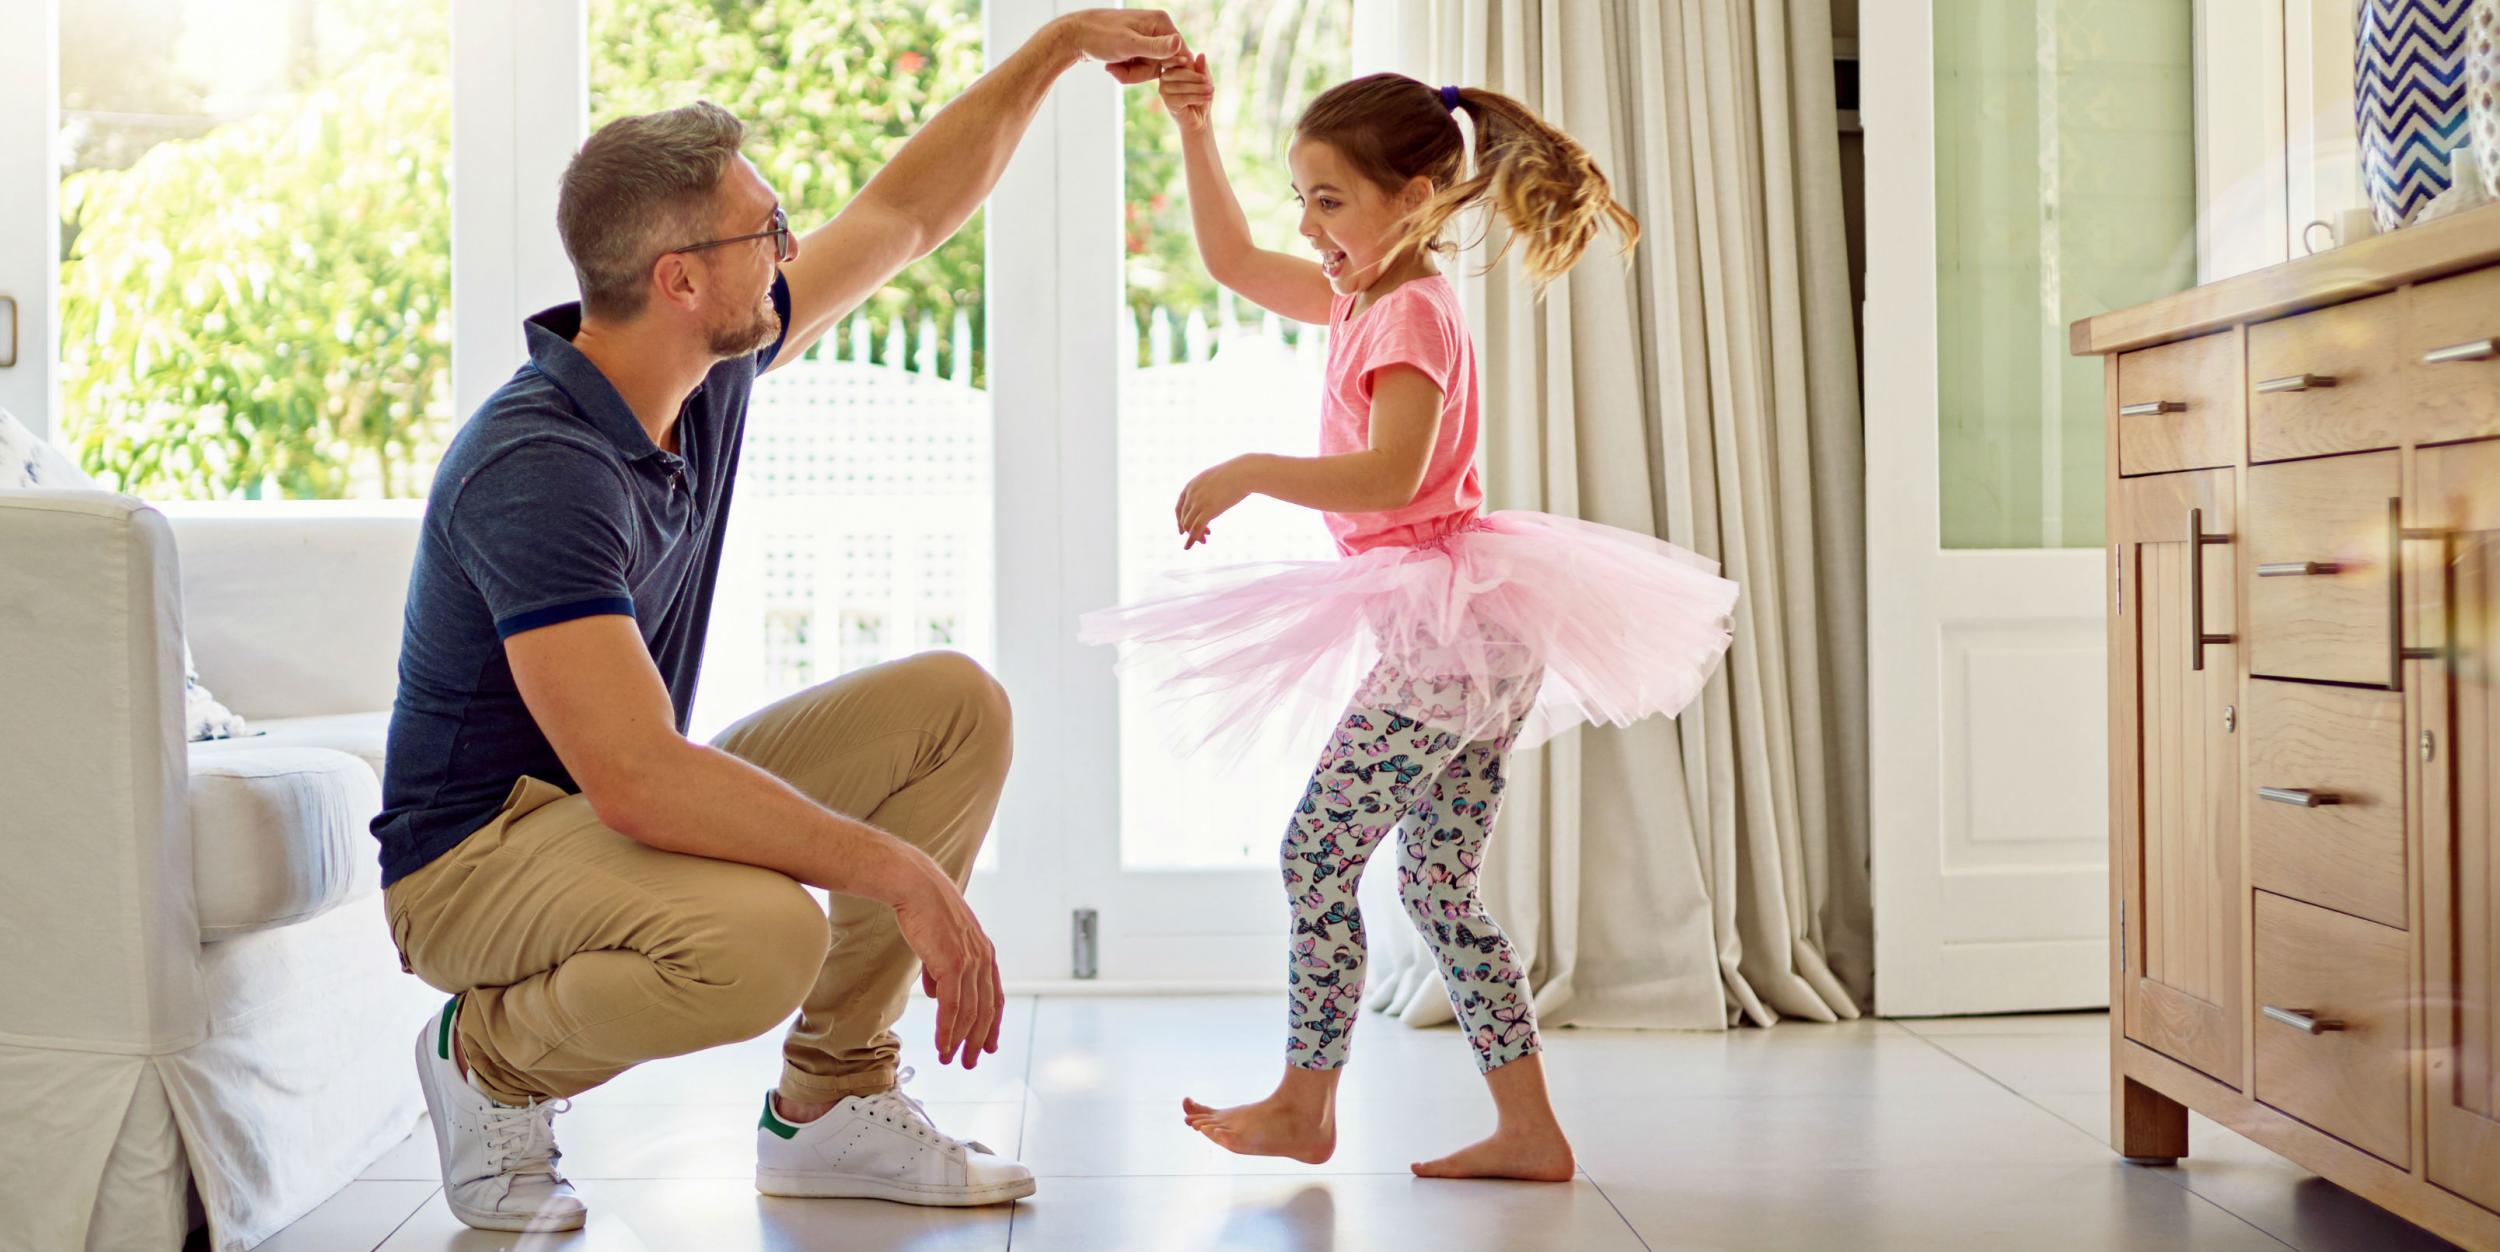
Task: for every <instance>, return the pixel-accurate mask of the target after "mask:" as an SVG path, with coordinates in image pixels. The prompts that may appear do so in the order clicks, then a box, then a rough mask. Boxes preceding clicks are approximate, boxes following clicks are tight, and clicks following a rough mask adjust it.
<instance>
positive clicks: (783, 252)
mask: <svg viewBox="0 0 2500 1252" xmlns="http://www.w3.org/2000/svg"><path fill="white" fill-rule="evenodd" d="M750 239H770V240H772V241H773V249H774V252H773V260H774V262H775V263H776V264H780V265H787V264H789V263H790V260H791V258H793V257H796V256H797V255H798V254H799V244H798V237H797V236H796V235H793V234H791V233H790V216H789V214H787V213H784V212H782V210H781V208H780V206H778V205H775V206H774V207H773V224H772V227H771V228H770V229H768V230H759V231H757V232H755V233H754V234H752V235H732V236H730V237H729V238H727V239H707V240H704V241H703V242H702V243H690V244H687V245H686V246H685V247H682V248H671V249H669V251H671V252H701V251H703V250H704V249H705V248H717V247H720V246H721V245H723V244H731V243H745V242H746V241H748V240H750Z"/></svg>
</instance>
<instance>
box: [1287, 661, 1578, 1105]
mask: <svg viewBox="0 0 2500 1252" xmlns="http://www.w3.org/2000/svg"><path fill="white" fill-rule="evenodd" d="M1378 688H1379V684H1378V683H1377V682H1376V681H1375V682H1368V683H1366V691H1365V695H1364V696H1358V697H1357V699H1356V701H1355V703H1354V705H1353V706H1351V707H1349V708H1348V709H1347V710H1346V713H1345V716H1344V717H1343V718H1342V719H1341V720H1339V722H1338V723H1337V728H1336V730H1335V731H1334V732H1333V733H1332V734H1331V735H1330V737H1329V742H1328V747H1327V749H1326V751H1324V752H1323V753H1321V755H1320V761H1319V768H1318V769H1317V770H1316V771H1314V772H1313V773H1312V775H1311V781H1310V784H1309V786H1308V787H1307V788H1305V789H1304V791H1303V795H1302V803H1301V805H1300V807H1299V808H1298V809H1297V810H1296V811H1295V813H1294V816H1293V822H1292V824H1291V825H1290V826H1289V827H1288V828H1287V830H1286V832H1285V843H1284V855H1283V862H1284V875H1285V893H1286V894H1287V895H1288V896H1290V897H1292V901H1293V957H1292V960H1291V962H1290V964H1289V966H1288V968H1287V971H1286V973H1287V982H1288V990H1287V995H1288V997H1289V1004H1288V1007H1287V1013H1288V1016H1289V1019H1290V1023H1291V1027H1292V1029H1291V1033H1290V1036H1289V1037H1288V1039H1287V1040H1286V1043H1285V1049H1286V1059H1288V1060H1290V1061H1291V1062H1292V1063H1294V1064H1296V1065H1299V1066H1302V1067H1303V1068H1306V1069H1336V1068H1338V1067H1340V1066H1343V1065H1344V1064H1345V1063H1346V1050H1347V1046H1348V1041H1349V1036H1350V1035H1351V1034H1352V1032H1353V1030H1354V1017H1355V1013H1356V1011H1357V1008H1358V1007H1359V1006H1360V1004H1361V1003H1362V999H1363V964H1364V958H1365V951H1364V940H1363V915H1362V912H1361V910H1360V909H1359V908H1358V907H1357V905H1356V903H1355V885H1356V883H1357V882H1359V881H1360V880H1361V878H1362V874H1363V867H1364V864H1365V862H1367V861H1368V860H1370V859H1371V854H1372V849H1373V848H1374V847H1375V846H1376V845H1378V844H1379V842H1380V840H1381V837H1382V836H1383V835H1386V834H1388V833H1389V831H1390V830H1391V829H1392V828H1395V829H1396V830H1397V831H1398V832H1399V837H1398V896H1399V898H1400V899H1402V900H1403V901H1405V903H1406V912H1407V916H1408V918H1409V919H1410V920H1412V921H1413V922H1414V923H1415V928H1416V930H1417V931H1418V932H1419V933H1421V934H1422V935H1423V937H1424V942H1426V943H1427V944H1429V945H1431V947H1432V949H1433V951H1434V952H1435V953H1436V954H1438V956H1439V958H1440V961H1441V972H1442V974H1443V975H1444V976H1445V978H1446V980H1447V985H1448V988H1449V993H1450V1005H1451V1007H1452V1008H1454V1009H1456V1010H1457V1012H1458V1021H1459V1025H1460V1027H1461V1028H1462V1029H1464V1030H1465V1031H1466V1032H1467V1038H1468V1042H1469V1043H1470V1044H1471V1045H1472V1046H1473V1047H1474V1048H1475V1053H1476V1066H1477V1068H1478V1069H1480V1070H1485V1071H1490V1070H1492V1069H1494V1068H1496V1067H1498V1066H1501V1065H1505V1064H1508V1063H1509V1062H1511V1061H1515V1060H1517V1059H1519V1058H1520V1057H1523V1056H1526V1055H1528V1054H1529V1053H1531V1052H1535V1051H1537V1050H1538V1045H1537V1033H1536V1016H1535V1013H1534V1012H1533V1011H1532V1009H1531V1007H1530V1005H1529V1001H1528V993H1527V987H1526V979H1525V975H1524V971H1522V970H1521V969H1520V968H1519V962H1518V960H1517V958H1516V957H1514V956H1513V955H1512V954H1511V946H1510V940H1509V939H1508V938H1506V937H1505V936H1504V935H1503V934H1502V931H1501V928H1500V927H1498V926H1495V925H1494V924H1493V919H1492V918H1491V917H1489V916H1487V915H1486V914H1485V911H1484V903H1483V901H1482V900H1480V899H1478V897H1477V894H1476V870H1477V866H1478V865H1479V864H1480V863H1481V862H1482V860H1483V857H1484V845H1485V839H1486V837H1487V835H1488V834H1489V833H1490V832H1491V831H1492V829H1493V818H1494V814H1495V813H1496V811H1498V810H1499V809H1500V808H1501V803H1502V763H1503V759H1504V758H1505V757H1506V756H1507V755H1508V754H1509V751H1510V745H1511V741H1512V740H1513V739H1515V738H1516V737H1517V736H1518V734H1519V726H1520V723H1521V722H1522V721H1523V720H1525V709H1524V708H1523V709H1522V710H1521V711H1520V712H1519V714H1517V715H1515V716H1513V717H1512V718H1511V721H1510V725H1509V727H1508V729H1506V730H1504V731H1502V732H1501V733H1500V734H1499V735H1498V736H1497V737H1494V738H1488V739H1479V740H1476V741H1474V742H1465V741H1462V739H1461V737H1460V736H1459V735H1458V734H1456V733H1454V732H1451V731H1436V730H1433V729H1431V728H1430V727H1428V726H1426V725H1424V724H1422V723H1420V722H1418V721H1416V720H1415V719H1414V718H1412V717H1408V716H1406V715H1404V714H1401V713H1398V712H1396V711H1394V709H1395V708H1396V707H1407V708H1414V707H1418V706H1417V705H1415V704H1412V703H1409V702H1407V701H1403V700H1401V701H1396V702H1395V703H1394V704H1390V703H1384V702H1382V701H1380V700H1379V699H1378V698H1377V697H1378V696H1379V695H1381V694H1383V693H1382V692H1381V691H1380V690H1379V689H1378Z"/></svg>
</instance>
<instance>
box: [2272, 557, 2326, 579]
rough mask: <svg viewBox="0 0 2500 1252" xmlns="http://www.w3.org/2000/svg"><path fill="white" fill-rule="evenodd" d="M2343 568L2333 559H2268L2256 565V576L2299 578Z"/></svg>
mask: <svg viewBox="0 0 2500 1252" xmlns="http://www.w3.org/2000/svg"><path fill="white" fill-rule="evenodd" d="M2343 568H2344V567H2343V566H2341V565H2338V564H2336V563H2335V562H2333V561H2268V562H2266V563H2265V564H2263V565H2260V566H2258V567H2257V577H2259V578H2299V577H2302V576H2304V575H2309V574H2334V573H2340V572H2342V570H2343Z"/></svg>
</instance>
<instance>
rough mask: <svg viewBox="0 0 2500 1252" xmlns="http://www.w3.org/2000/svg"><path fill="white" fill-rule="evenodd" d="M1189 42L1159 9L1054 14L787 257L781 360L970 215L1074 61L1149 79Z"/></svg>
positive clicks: (1134, 79)
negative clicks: (787, 292) (785, 322)
mask: <svg viewBox="0 0 2500 1252" xmlns="http://www.w3.org/2000/svg"><path fill="white" fill-rule="evenodd" d="M1186 47H1187V44H1186V43H1185V42H1184V41H1183V40H1182V39H1181V36H1180V32H1179V31H1178V30H1177V29H1175V28H1174V27H1173V25H1172V19H1171V18H1170V17H1168V16H1166V15H1165V14H1163V13H1162V12H1160V11H1158V10H1153V9H1094V10H1090V11H1088V12H1084V13H1071V14H1067V15H1065V16H1062V17H1057V18H1053V19H1051V21H1050V22H1049V23H1048V24H1046V25H1044V26H1043V27H1042V29H1041V30H1039V31H1037V32H1035V34H1034V36H1033V38H1031V39H1029V40H1027V41H1026V42H1025V44H1024V46H1023V47H1021V48H1018V49H1016V51H1015V53H1014V55H1012V56H1009V57H1008V58H1007V59H1006V60H1005V61H1002V62H1000V63H999V64H998V65H997V66H996V67H994V68H992V69H991V70H990V72H988V73H986V74H983V75H982V76H981V77H980V79H979V80H978V81H976V82H974V83H973V84H972V86H971V87H970V88H968V89H967V90H966V91H965V92H964V94H962V95H960V96H957V97H956V98H955V99H954V100H953V101H952V102H950V103H949V104H948V105H947V106H946V107H945V108H943V109H940V110H939V111H938V114H937V116H935V117H933V118H930V119H929V124H928V125H926V126H923V127H921V128H920V132H919V133H918V134H915V135H913V136H912V137H911V139H910V140H909V141H908V142H906V143H904V145H903V148H902V150H901V151H900V152H897V153H895V154H894V159H893V160H892V161H890V162H888V163H887V164H886V166H885V168H884V169H881V170H879V171H877V174H876V177H874V178H871V179H870V180H868V185H867V186H866V187H863V188H861V189H860V193H859V195H858V196H856V197H854V198H853V199H852V201H851V202H850V203H849V204H848V205H846V206H844V207H843V209H842V211H841V212H840V213H838V214H835V215H834V219H833V220H832V221H831V222H828V223H826V224H825V225H823V226H821V227H819V228H817V229H816V230H814V231H811V232H809V233H808V234H807V235H806V236H804V237H803V238H802V240H801V246H800V249H799V255H798V257H797V258H796V259H795V260H792V261H791V262H790V263H789V264H788V265H785V266H783V267H782V274H783V275H784V277H786V278H787V279H788V280H789V284H790V322H789V325H788V326H787V327H786V328H785V337H784V339H783V342H782V347H781V350H780V352H779V353H778V354H777V355H776V356H775V358H774V361H775V363H776V364H778V363H780V362H783V361H791V360H796V359H797V358H798V357H799V355H800V354H801V353H803V352H805V351H806V350H807V348H808V346H809V345H810V344H813V343H815V342H816V340H817V339H818V338H819V337H821V336H822V335H823V334H824V333H825V332H826V331H827V330H829V329H831V328H832V326H833V324H834V323H835V322H836V321H839V320H840V319H841V317H842V315H843V314H845V313H848V312H850V311H851V310H852V309H854V308H857V307H859V305H860V303H861V302H862V301H864V300H866V299H867V298H868V297H869V296H871V295H874V294H875V293H876V291H877V290H878V289H879V288H881V287H883V286H884V285H885V284H886V281H887V280H888V279H891V278H892V277H894V275H895V274H896V273H898V272H899V271H901V270H902V268H903V267H904V266H906V265H909V264H911V263H912V262H913V261H916V260H919V259H920V258H921V257H924V256H927V255H928V254H929V253H931V252H934V251H936V250H937V247H938V245H939V244H942V243H944V242H946V240H947V238H948V237H949V236H952V235H953V234H954V233H955V231H956V229H957V228H959V227H961V226H962V225H963V224H964V222H965V221H966V220H968V219H970V218H971V216H972V213H973V210H975V209H978V208H979V207H981V202H982V201H983V200H986V199H988V198H989V194H990V189H991V188H992V187H995V186H997V185H998V178H999V175H1000V174H1001V173H1003V172H1004V171H1005V170H1006V168H1007V158H1008V157H1010V156H1012V155H1013V154H1014V153H1015V150H1016V144H1017V143H1018V142H1020V141H1022V139H1023V138H1024V132H1025V129H1026V127H1028V126H1029V125H1031V124H1032V121H1033V115H1034V114H1035V113H1037V112H1039V111H1040V109H1041V107H1042V99H1043V97H1045V96H1047V95H1048V94H1049V92H1050V87H1051V84H1052V83H1054V82H1056V81H1058V78H1059V76H1060V75H1061V74H1063V73H1065V72H1066V71H1067V70H1068V68H1069V67H1071V66H1074V65H1076V64H1078V63H1079V62H1081V61H1101V62H1103V63H1104V68H1106V69H1108V70H1109V71H1110V72H1111V76H1112V77H1113V78H1115V79H1118V80H1119V81H1120V82H1122V83H1126V84H1134V83H1141V82H1145V81H1148V80H1149V79H1152V78H1154V77H1155V74H1156V71H1157V68H1158V66H1159V64H1160V63H1161V62H1162V60H1163V59H1164V58H1166V57H1172V56H1178V55H1179V54H1180V53H1181V52H1182V51H1183V50H1184V49H1185V48H1186Z"/></svg>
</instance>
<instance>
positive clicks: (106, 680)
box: [0, 490, 205, 1052]
mask: <svg viewBox="0 0 2500 1252" xmlns="http://www.w3.org/2000/svg"><path fill="white" fill-rule="evenodd" d="M180 582H181V573H180V570H179V567H178V566H177V564H176V560H175V555H174V542H173V533H172V531H171V530H170V529H169V528H168V527H167V525H166V522H165V518H164V517H163V516H162V515H161V514H159V513H158V512H157V511H156V510H154V509H151V508H149V507H148V506H147V505H145V504H142V503H140V502H139V501H137V500H134V499H131V498H130V497H128V496H120V495H114V494H111V493H108V492H100V491H76V490H36V491H10V492H0V849H4V850H5V854H6V855H7V856H8V858H9V869H8V872H7V873H5V874H0V951H5V952H9V953H11V954H13V955H12V956H11V958H10V959H9V960H8V961H6V962H0V1041H5V1042H10V1043H16V1044H23V1045H27V1046H34V1047H64V1048H74V1049H81V1050H89V1051H100V1052H158V1051H164V1050H167V1049H171V1048H176V1047H180V1046H183V1045H184V1044H186V1043H188V1042H190V1041H191V1040H192V1039H193V1038H196V1037H197V1035H198V1034H199V1032H200V1031H201V1029H202V1026H203V1022H204V1020H205V1019H204V1016H203V1013H202V1003H201V991H200V986H199V974H198V954H199V919H198V906H197V904H196V901H195V898H194V896H193V892H192V880H191V831H190V817H189V812H188V809H187V808H186V806H185V802H184V791H185V787H186V785H187V781H188V777H189V769H188V758H187V756H186V752H185V745H184V743H183V739H182V658H181V640H182V599H181V595H180V593H179V587H180Z"/></svg>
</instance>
